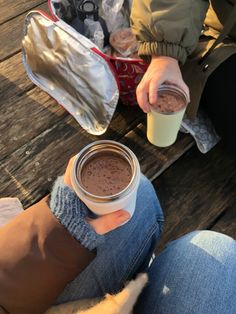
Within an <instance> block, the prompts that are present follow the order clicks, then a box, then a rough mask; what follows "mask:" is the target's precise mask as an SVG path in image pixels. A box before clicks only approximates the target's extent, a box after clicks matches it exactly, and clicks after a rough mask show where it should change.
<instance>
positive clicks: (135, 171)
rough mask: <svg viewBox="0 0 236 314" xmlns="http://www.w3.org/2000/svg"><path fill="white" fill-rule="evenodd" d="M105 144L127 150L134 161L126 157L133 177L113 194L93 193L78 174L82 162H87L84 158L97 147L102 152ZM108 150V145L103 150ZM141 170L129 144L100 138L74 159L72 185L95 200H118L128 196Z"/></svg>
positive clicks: (104, 201)
mask: <svg viewBox="0 0 236 314" xmlns="http://www.w3.org/2000/svg"><path fill="white" fill-rule="evenodd" d="M104 144H107V145H108V146H110V147H112V146H113V147H116V148H120V150H123V152H125V153H126V154H127V155H128V156H129V157H130V160H131V161H132V163H131V162H130V161H129V160H128V158H125V157H124V158H125V159H126V160H127V161H128V162H129V165H130V167H131V170H132V172H133V173H132V177H131V180H130V182H129V184H128V185H127V186H126V187H125V188H124V189H123V190H121V191H120V192H118V193H116V194H113V195H106V196H100V195H95V194H92V193H90V192H88V191H87V190H86V189H84V188H83V186H82V184H81V183H80V181H79V178H78V175H77V169H78V167H79V166H80V165H81V163H82V162H85V161H84V159H85V158H86V156H87V155H89V153H91V152H92V151H93V150H95V151H96V149H97V151H98V152H101V151H102V150H100V148H102V145H104ZM108 150H109V149H108V147H104V149H103V151H108ZM110 151H111V150H110ZM112 152H114V151H112ZM114 153H117V152H114ZM92 156H93V155H91V156H89V157H88V158H90V157H92ZM82 166H83V165H82ZM81 171H82V169H81V170H80V173H81ZM139 172H140V165H139V162H138V159H137V157H136V156H135V154H134V153H133V152H132V150H130V149H129V148H128V147H127V146H125V145H123V144H121V143H119V142H116V141H112V140H99V141H95V142H93V143H91V144H89V145H87V146H85V147H84V148H83V149H82V150H81V151H80V152H79V153H78V154H77V156H76V158H75V160H74V163H73V166H72V170H71V179H72V180H71V181H72V186H73V188H74V190H75V192H76V191H78V190H79V192H80V193H81V194H82V195H84V196H85V197H87V198H89V199H90V200H91V201H93V202H98V203H107V202H111V201H116V200H118V199H119V198H121V197H125V196H127V195H128V194H129V192H130V190H131V189H132V187H133V186H134V184H135V182H136V180H137V177H138V173H139Z"/></svg>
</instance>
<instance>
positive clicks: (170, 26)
mask: <svg viewBox="0 0 236 314" xmlns="http://www.w3.org/2000/svg"><path fill="white" fill-rule="evenodd" d="M235 4H236V0H212V1H211V3H209V1H208V0H142V1H140V0H133V4H132V9H131V27H132V30H133V32H134V34H135V35H136V37H137V39H138V40H139V41H140V48H139V55H140V56H141V57H142V58H144V59H150V56H151V55H157V56H158V55H159V56H169V57H173V58H175V59H177V60H178V61H179V62H180V64H181V65H183V66H182V72H183V76H184V80H185V81H186V83H187V84H188V86H189V88H190V93H191V103H190V106H189V110H188V113H189V116H192V117H194V116H195V114H196V112H197V108H198V105H199V102H200V97H201V93H202V91H203V88H204V86H205V83H206V81H207V78H208V77H209V75H210V74H211V73H212V72H213V71H214V70H215V69H216V67H217V66H218V65H219V64H220V63H222V62H223V61H224V60H225V59H227V58H228V57H229V56H231V55H232V54H234V53H236V44H235V39H236V24H235V25H234V27H233V29H232V30H231V32H230V36H229V39H228V40H226V41H225V42H224V43H222V44H220V45H218V46H217V47H216V48H215V49H214V51H213V52H212V53H211V54H210V56H209V57H208V58H207V60H206V61H205V62H204V63H203V64H201V65H199V62H198V61H199V59H200V58H201V57H202V56H203V55H204V54H205V53H206V51H207V50H208V49H209V47H210V46H211V44H212V43H213V42H214V39H215V38H217V36H218V35H219V33H220V31H221V30H222V29H223V26H224V24H225V21H226V20H227V18H228V16H229V15H230V13H231V11H232V9H233V7H234V5H235ZM235 22H236V16H235ZM203 25H204V26H203ZM201 35H202V36H201ZM200 36H201V40H200V42H199V38H200ZM193 73H194V75H193Z"/></svg>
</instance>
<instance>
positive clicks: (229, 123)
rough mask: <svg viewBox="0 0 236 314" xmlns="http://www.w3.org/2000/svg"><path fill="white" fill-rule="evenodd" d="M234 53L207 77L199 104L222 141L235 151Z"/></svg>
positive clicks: (235, 65)
mask: <svg viewBox="0 0 236 314" xmlns="http://www.w3.org/2000/svg"><path fill="white" fill-rule="evenodd" d="M235 69H236V54H234V55H232V56H231V57H230V58H228V59H227V60H226V61H224V62H223V63H222V64H221V65H220V66H219V67H218V68H217V69H216V70H215V71H214V72H213V73H212V74H211V75H210V76H209V78H208V80H207V83H206V85H205V88H204V91H203V94H202V97H201V102H200V106H201V107H202V108H203V109H204V110H205V111H206V113H207V115H208V116H209V118H210V119H211V121H212V122H213V125H214V127H215V129H216V132H217V133H218V134H219V135H220V136H221V137H222V140H223V141H224V143H225V144H226V145H227V146H228V147H230V148H231V149H233V150H235V151H236V140H235V134H236V123H235V117H236V75H235Z"/></svg>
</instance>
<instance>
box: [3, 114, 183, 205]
mask: <svg viewBox="0 0 236 314" xmlns="http://www.w3.org/2000/svg"><path fill="white" fill-rule="evenodd" d="M121 122H122V121H121V120H120V115H119V114H117V116H116V117H115V118H114V121H113V123H112V124H111V129H110V130H109V132H107V135H106V138H107V139H109V138H110V139H117V138H119V137H120V135H121V131H119V130H118V128H120V126H121ZM126 123H127V122H126ZM126 125H127V124H126ZM130 125H131V124H130ZM139 128H140V126H139ZM114 129H117V130H116V131H115V132H114V131H112V130H114ZM123 132H124V133H125V130H123ZM135 134H136V132H133V131H131V132H129V133H128V134H127V135H126V136H125V140H121V142H123V143H128V142H129V146H130V147H132V145H130V143H131V142H133V143H135V141H136V140H137V138H136V137H135ZM186 137H187V136H186V135H183V136H182V137H180V139H179V141H177V143H176V144H175V145H176V150H172V152H173V153H174V152H176V151H177V147H178V149H179V150H180V151H182V152H183V151H184V150H185V148H186V147H185V145H184V143H185V144H186V143H187V144H186V145H187V146H189V143H188V141H186V139H185V138H186ZM127 138H130V140H128V142H127ZM97 139H98V138H97V137H95V136H91V135H89V134H88V133H86V132H85V131H80V132H77V131H76V130H75V129H74V127H73V126H72V125H71V124H70V122H69V121H68V120H67V119H64V120H63V119H62V120H61V123H60V124H56V125H54V126H52V127H51V129H47V130H45V132H43V133H42V134H40V135H38V136H37V137H35V138H34V139H33V140H31V141H29V142H28V143H26V144H25V145H24V146H22V147H20V148H19V149H18V150H17V151H15V152H14V153H13V154H12V156H11V157H10V158H7V159H6V160H5V162H4V163H3V165H2V168H1V172H3V176H2V177H1V179H0V182H1V187H2V190H1V195H0V196H3V195H4V196H13V195H14V196H17V197H19V198H20V199H21V201H22V202H23V204H24V206H29V205H31V204H32V203H34V202H35V201H37V200H38V199H40V198H42V197H43V196H44V195H45V194H46V193H47V192H48V191H49V190H50V188H51V184H52V181H53V180H54V179H55V177H56V176H58V175H59V174H62V173H63V172H64V170H65V166H66V165H65V164H66V161H67V160H68V159H69V158H70V157H71V156H72V155H74V154H76V153H77V152H78V151H79V150H80V149H81V148H83V147H84V146H85V145H87V144H89V143H91V142H92V141H94V140H97ZM99 139H100V137H99ZM185 141H186V142H185ZM149 145H151V144H149ZM135 153H136V154H137V156H138V158H139V157H140V156H139V152H138V151H137V150H135ZM147 153H148V152H147ZM178 154H179V155H180V152H178ZM175 156H176V155H175V154H171V153H170V152H169V155H168V157H166V158H168V163H169V164H171V160H173V161H174V160H175ZM152 158H154V159H155V165H156V167H153V168H152V173H151V172H150V174H151V175H152V176H153V175H154V173H155V172H156V171H161V166H162V167H164V168H165V167H166V164H165V162H162V163H161V161H159V160H158V154H156V155H152ZM153 164H154V162H153ZM141 166H142V163H141Z"/></svg>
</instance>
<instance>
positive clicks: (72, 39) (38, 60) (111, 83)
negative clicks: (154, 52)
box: [22, 11, 119, 135]
mask: <svg viewBox="0 0 236 314" xmlns="http://www.w3.org/2000/svg"><path fill="white" fill-rule="evenodd" d="M22 44H23V63H24V66H25V68H26V71H27V74H28V76H29V78H30V79H31V80H32V81H33V83H35V84H36V85H37V86H39V87H40V88H42V89H43V90H44V91H46V92H47V93H48V94H49V95H50V96H52V97H53V98H54V99H55V100H56V101H57V102H58V103H59V104H61V105H62V106H63V107H64V108H65V109H66V110H67V111H68V112H69V113H70V114H71V115H72V116H73V117H74V118H75V119H76V120H77V121H78V123H79V124H80V125H81V127H83V128H84V129H85V130H86V131H87V132H89V133H91V134H94V135H100V134H103V133H104V132H105V131H106V129H107V127H108V125H109V123H110V121H111V118H112V116H113V113H114V111H115V108H116V105H117V102H118V98H119V89H118V85H117V80H116V77H115V74H114V73H113V71H112V65H110V64H109V62H108V61H106V60H105V59H104V58H103V57H102V56H101V55H99V54H98V53H97V52H96V51H98V48H97V47H96V46H95V45H94V44H93V43H92V42H91V41H90V40H88V39H86V37H84V36H82V35H80V34H79V33H78V32H75V31H73V29H72V28H71V27H70V26H68V25H67V24H66V23H65V22H63V21H62V20H60V21H56V22H55V21H53V20H52V19H50V17H48V16H47V15H46V14H44V13H43V12H40V11H32V12H30V13H29V14H28V15H27V16H26V20H25V26H24V38H23V41H22Z"/></svg>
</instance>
